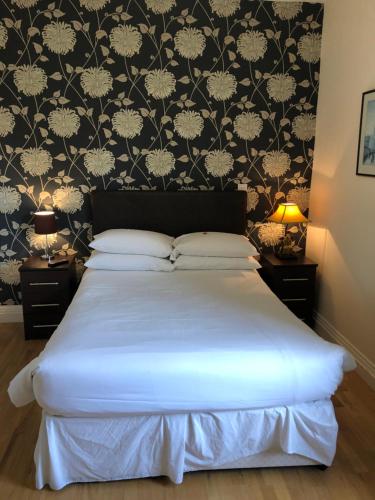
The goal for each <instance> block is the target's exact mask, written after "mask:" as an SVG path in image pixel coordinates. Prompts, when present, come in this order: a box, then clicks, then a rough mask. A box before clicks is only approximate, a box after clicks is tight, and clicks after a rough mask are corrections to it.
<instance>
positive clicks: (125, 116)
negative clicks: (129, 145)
mask: <svg viewBox="0 0 375 500" xmlns="http://www.w3.org/2000/svg"><path fill="white" fill-rule="evenodd" d="M112 126H113V130H115V131H116V132H117V133H118V135H120V136H121V137H124V138H125V139H133V138H134V137H136V136H137V135H139V134H140V133H141V130H142V127H143V118H142V116H141V115H140V114H139V113H138V111H135V110H134V109H122V110H121V111H117V112H116V113H115V114H114V115H113V118H112Z"/></svg>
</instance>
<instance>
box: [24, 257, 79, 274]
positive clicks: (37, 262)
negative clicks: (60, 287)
mask: <svg viewBox="0 0 375 500" xmlns="http://www.w3.org/2000/svg"><path fill="white" fill-rule="evenodd" d="M58 257H59V258H61V259H68V261H69V262H68V263H67V264H61V266H56V267H48V260H44V259H41V258H40V257H39V256H36V255H33V256H32V257H29V258H28V259H27V260H25V262H24V263H23V264H22V266H21V267H20V269H19V270H20V271H21V272H22V271H66V270H67V269H69V267H70V266H71V265H72V263H73V262H74V260H75V258H76V255H66V256H63V255H61V256H58ZM54 260H55V259H54ZM56 260H57V258H56Z"/></svg>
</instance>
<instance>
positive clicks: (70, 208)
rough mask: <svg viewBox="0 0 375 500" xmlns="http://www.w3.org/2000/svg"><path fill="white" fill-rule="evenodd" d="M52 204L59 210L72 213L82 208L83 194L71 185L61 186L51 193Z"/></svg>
mask: <svg viewBox="0 0 375 500" xmlns="http://www.w3.org/2000/svg"><path fill="white" fill-rule="evenodd" d="M52 199H53V204H54V206H55V207H57V208H58V209H59V210H61V212H64V213H66V214H74V213H76V212H78V210H80V209H81V208H82V205H83V196H82V193H81V191H80V190H79V189H77V188H75V187H72V186H62V187H60V188H58V189H56V191H55V192H54V193H53V195H52Z"/></svg>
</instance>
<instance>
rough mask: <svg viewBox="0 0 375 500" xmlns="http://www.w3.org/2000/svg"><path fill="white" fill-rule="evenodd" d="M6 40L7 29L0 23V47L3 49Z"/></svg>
mask: <svg viewBox="0 0 375 500" xmlns="http://www.w3.org/2000/svg"><path fill="white" fill-rule="evenodd" d="M7 41H8V31H7V29H6V27H5V26H3V25H2V24H0V49H5V46H6V44H7Z"/></svg>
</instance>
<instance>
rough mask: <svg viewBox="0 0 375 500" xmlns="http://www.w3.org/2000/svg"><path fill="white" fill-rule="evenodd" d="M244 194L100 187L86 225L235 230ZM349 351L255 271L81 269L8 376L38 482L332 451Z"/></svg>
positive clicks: (288, 460)
mask: <svg viewBox="0 0 375 500" xmlns="http://www.w3.org/2000/svg"><path fill="white" fill-rule="evenodd" d="M245 195H246V193H241V192H235V193H195V192H186V193H155V192H154V193H142V192H115V193H100V192H98V193H96V194H94V196H93V199H92V209H93V210H92V213H93V225H94V233H98V232H101V231H103V230H105V229H109V228H119V227H127V228H136V229H152V230H156V231H160V232H164V233H167V234H170V235H173V236H178V235H180V234H183V233H187V232H192V231H200V230H208V231H223V232H233V233H237V234H241V233H242V234H243V233H244V232H245V226H246V196H245ZM351 368H353V361H352V359H351V358H350V357H349V355H348V354H347V352H346V351H345V350H344V349H343V348H342V347H340V346H337V345H334V344H330V343H328V342H325V341H324V340H322V339H320V338H319V337H318V336H317V335H316V334H315V333H314V332H313V331H312V330H311V329H310V328H309V327H308V326H307V325H305V324H304V323H302V322H301V321H300V320H298V319H297V318H296V317H295V316H294V315H293V314H292V313H291V312H290V311H289V310H288V309H287V308H286V307H285V306H284V305H283V304H282V303H281V302H280V301H279V300H278V299H277V298H276V296H275V295H274V294H273V293H272V292H271V291H270V290H269V288H268V287H267V286H266V285H265V283H264V282H263V281H262V279H261V278H260V276H259V275H258V273H257V272H256V271H214V272H213V271H173V272H169V273H163V272H153V271H150V272H147V271H146V272H142V271H120V272H113V271H103V270H100V271H99V270H92V269H89V270H87V271H86V272H85V274H84V276H83V279H82V281H81V284H80V286H79V289H78V291H77V293H76V295H75V297H74V299H73V302H72V304H71V305H70V307H69V309H68V311H67V313H66V315H65V317H64V319H63V321H62V322H61V324H60V326H59V327H58V329H57V330H56V332H55V333H54V334H53V336H52V337H51V339H50V340H49V342H48V343H47V345H46V348H45V350H44V351H43V352H42V353H41V355H40V356H39V357H38V358H36V359H34V360H33V361H31V363H29V364H28V365H27V366H26V367H25V368H24V369H23V370H22V371H21V372H20V373H19V374H18V375H17V376H16V377H15V379H13V381H12V382H11V384H10V387H9V394H10V397H11V399H12V401H13V402H14V403H15V404H16V405H22V404H27V403H28V402H30V401H32V400H34V399H36V401H37V402H38V404H39V405H40V406H41V408H42V410H43V413H42V415H43V416H42V422H41V426H40V432H39V437H38V441H37V445H36V449H35V464H36V486H37V488H43V486H45V485H46V484H48V485H49V486H50V487H51V488H53V489H60V488H62V487H64V486H65V485H67V484H69V483H72V482H89V481H108V480H120V479H128V478H139V477H152V476H160V475H166V476H168V477H169V478H170V479H171V480H172V481H174V482H175V483H180V482H182V480H183V474H184V473H185V472H189V471H196V470H207V469H210V470H211V469H227V468H245V467H264V466H267V467H270V466H295V465H319V464H320V465H321V464H323V465H325V466H329V465H330V464H331V463H332V460H333V458H334V454H335V448H336V437H337V422H336V418H335V414H334V410H333V406H332V403H331V400H330V398H331V396H332V395H333V394H334V392H335V391H336V389H337V387H338V385H339V384H340V382H341V379H342V376H343V371H344V370H348V369H351Z"/></svg>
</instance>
